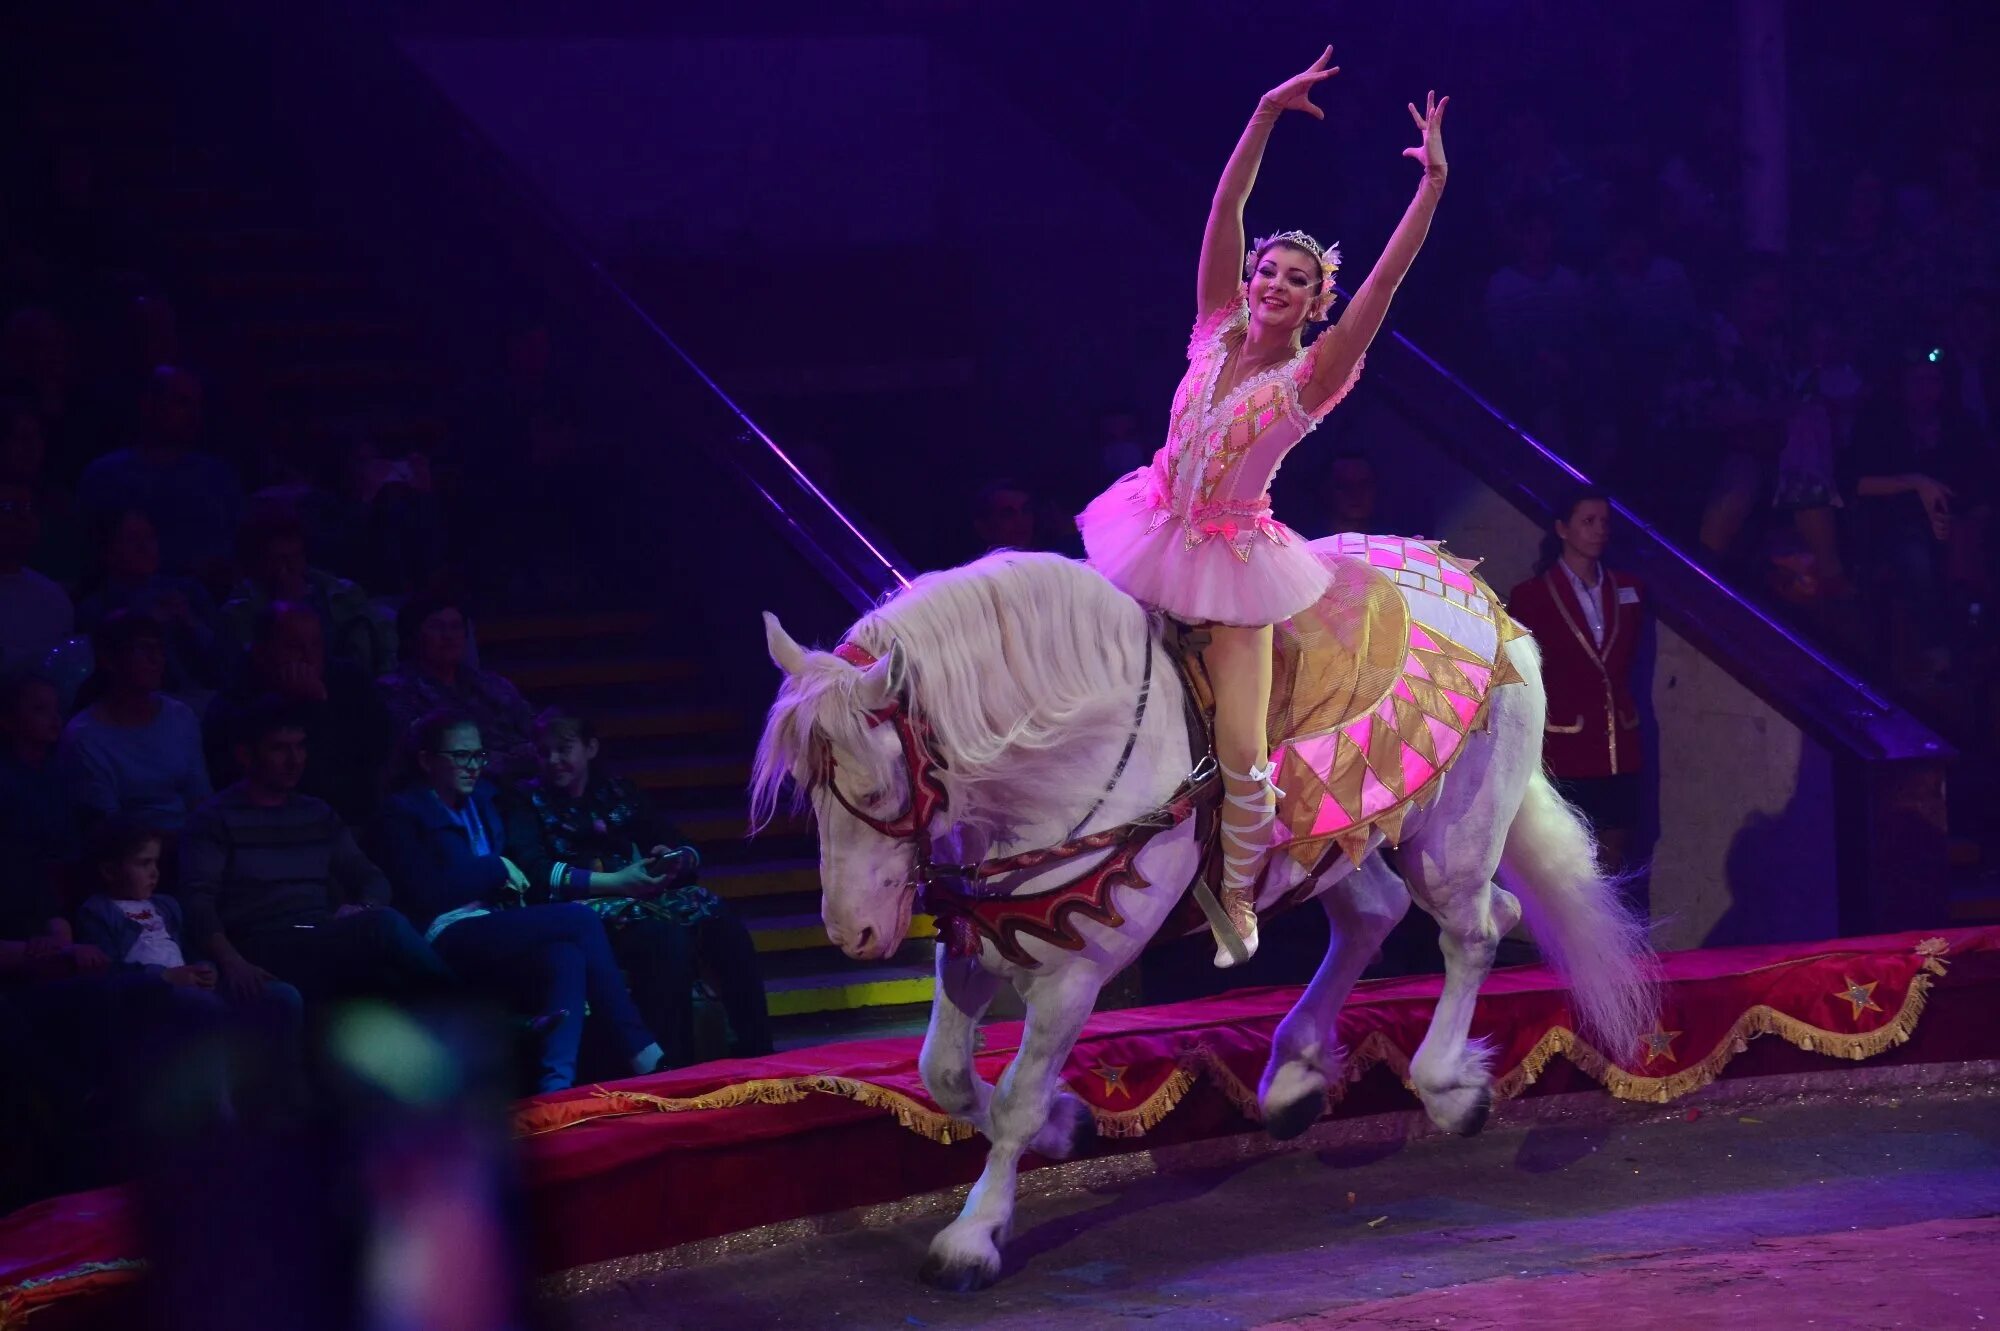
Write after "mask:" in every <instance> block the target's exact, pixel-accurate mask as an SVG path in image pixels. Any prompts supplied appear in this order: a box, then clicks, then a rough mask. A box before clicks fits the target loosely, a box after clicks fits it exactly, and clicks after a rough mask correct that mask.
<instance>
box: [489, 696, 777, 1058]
mask: <svg viewBox="0 0 2000 1331" xmlns="http://www.w3.org/2000/svg"><path fill="white" fill-rule="evenodd" d="M533 734H534V740H535V755H536V757H537V759H538V760H539V762H540V765H541V775H540V776H539V777H537V778H536V779H535V780H533V781H530V782H528V783H526V784H525V785H524V786H523V787H522V788H521V790H520V792H519V793H518V795H516V796H515V802H516V806H517V808H518V810H519V812H520V814H522V815H523V816H524V817H525V818H526V819H527V820H528V824H529V826H530V828H531V829H532V832H531V833H524V837H526V836H530V835H531V836H532V838H533V840H534V842H535V844H534V845H533V846H523V847H522V848H521V854H522V856H523V858H524V859H532V860H533V861H534V864H533V868H532V871H531V872H530V874H529V877H530V878H531V879H532V881H533V885H534V890H535V891H536V892H537V893H538V894H539V893H544V892H545V893H546V894H547V897H548V899H550V900H556V901H581V902H583V903H585V904H586V905H588V906H589V907H590V908H591V909H592V910H594V911H596V912H597V913H598V914H599V915H600V916H602V917H603V919H604V927H605V929H606V930H607V931H608V932H609V933H610V935H611V950H612V952H613V953H614V954H615V955H616V956H617V958H618V960H619V963H620V964H621V965H623V966H624V968H625V973H626V975H627V977H628V978H629V979H630V980H631V983H632V993H633V997H634V998H636V999H637V1000H638V1003H639V1010H640V1011H641V1012H643V1013H645V1015H646V1020H647V1021H648V1022H649V1023H650V1024H651V1026H652V1028H653V1030H654V1031H656V1032H657V1033H658V1034H659V1036H660V1039H661V1042H662V1043H663V1044H664V1045H665V1046H666V1050H667V1062H668V1065H669V1066H681V1065H683V1064H686V1063H690V1062H693V1061H694V1058H695V1052H696V1051H695V1034H694V988H695V985H696V984H697V983H699V982H701V981H702V980H703V979H704V978H706V979H707V980H708V982H710V983H712V984H713V985H714V988H715V993H716V996H717V997H718V999H719V1000H720V1001H721V1003H722V1009H723V1012H724V1014H725V1015H726V1016H727V1017H728V1020H729V1053H730V1056H731V1057H733V1058H752V1057H756V1056H758V1055H761V1054H768V1053H770V1052H771V1020H770V1017H769V1015H768V1013H767V1011H766V1009H765V1000H764V980H763V974H762V968H761V967H760V966H759V965H758V961H757V947H756V944H755V943H754V942H753V941H752V940H751V937H750V931H749V929H747V928H745V927H744V924H743V921H742V920H741V919H739V918H738V917H737V916H736V914H735V913H734V912H733V911H731V910H730V909H729V907H728V905H727V904H726V903H725V902H724V901H723V900H722V898H720V897H718V896H716V895H715V893H713V892H711V891H709V890H708V889H707V888H705V887H702V886H701V885H700V884H699V883H698V882H697V881H696V875H697V874H698V873H699V871H700V869H701V856H700V854H699V853H698V852H697V851H696V850H695V848H694V847H693V846H691V845H688V844H687V839H686V838H685V837H683V836H682V835H681V831H680V829H679V828H678V827H676V826H674V824H673V821H672V820H671V819H669V818H668V817H667V816H666V814H665V813H663V812H662V811H661V810H660V808H659V807H658V806H657V805H655V804H654V803H653V802H652V800H650V799H648V798H647V797H646V793H645V792H644V791H642V790H640V789H639V787H638V786H636V785H634V784H633V783H632V782H631V781H629V780H627V779H626V778H624V777H621V776H618V775H616V774H614V773H611V772H608V771H605V770H604V767H603V765H602V764H601V763H599V761H598V757H599V753H600V746H599V743H598V738H597V732H596V730H595V729H594V728H593V727H592V726H591V724H590V722H589V721H588V720H587V719H585V718H584V717H581V716H578V715H577V714H575V713H573V712H568V711H565V710H563V709H561V708H557V707H551V708H549V709H547V710H546V711H544V712H542V713H541V714H540V715H539V716H537V717H536V718H535V724H534V731H533Z"/></svg>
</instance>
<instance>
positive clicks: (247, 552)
mask: <svg viewBox="0 0 2000 1331" xmlns="http://www.w3.org/2000/svg"><path fill="white" fill-rule="evenodd" d="M237 546H238V551H239V554H240V557H241V559H242V563H243V571H244V575H245V576H244V579H243V581H242V582H241V583H239V584H238V585H237V587H236V590H235V592H234V593H233V594H232V595H231V597H230V599H229V600H228V601H227V602H226V603H225V604H224V605H223V607H222V626H223V635H224V638H225V640H226V641H227V642H228V643H229V644H230V645H231V646H232V647H233V648H235V649H236V650H238V651H241V650H242V649H244V648H246V647H247V646H248V645H249V643H250V639H251V636H252V633H253V626H254V623H255V620H256V617H257V615H258V614H259V612H261V611H263V610H265V609H266V608H268V607H269V606H270V605H271V603H272V602H274V601H294V602H301V603H303V604H306V605H309V606H311V607H312V608H313V609H314V610H316V611H317V612H318V613H319V617H320V621H321V623H322V624H324V625H325V627H326V639H327V649H328V651H329V652H330V653H331V654H332V655H333V656H334V657H336V658H340V659H344V660H349V661H352V662H354V663H355V664H356V665H358V666H360V667H361V668H362V669H364V670H366V671H368V673H369V674H370V675H371V676H372V675H378V674H381V673H383V672H385V671H387V670H389V669H390V668H391V667H392V666H393V665H394V663H395V660H396V644H395V632H394V629H393V628H392V627H391V625H390V623H389V621H388V619H387V617H386V616H384V615H383V614H382V613H380V612H379V611H377V610H376V608H375V607H374V605H373V604H371V603H370V602H369V600H368V593H366V592H364V591H363V590H362V589H361V588H360V587H358V586H356V585H355V584H354V583H352V582H349V581H348V580H347V579H345V578H338V577H335V576H334V575H333V574H331V573H328V572H326V571H325V570H324V569H318V568H313V567H312V566H311V565H309V564H308V563H307V562H306V531H305V527H304V525H303V524H302V523H300V522H299V520H298V519H297V518H296V517H294V516H292V515H291V514H289V513H285V512H282V511H273V510H268V509H267V510H265V511H264V512H261V513H256V514H253V515H252V516H251V518H250V520H249V521H247V522H245V523H244V524H243V531H242V534H241V537H240V539H239V541H238V543H237Z"/></svg>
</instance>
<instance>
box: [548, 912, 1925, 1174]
mask: <svg viewBox="0 0 2000 1331" xmlns="http://www.w3.org/2000/svg"><path fill="white" fill-rule="evenodd" d="M1915 950H1916V953H1917V955H1919V956H1921V957H1922V958H1923V959H1924V960H1923V965H1922V967H1921V968H1920V969H1919V970H1917V971H1916V973H1914V974H1913V975H1911V977H1910V984H1909V991H1908V992H1907V993H1906V994H1905V995H1904V997H1903V1002H1902V1006H1901V1007H1900V1008H1899V1009H1898V1010H1897V1012H1896V1015H1895V1016H1894V1017H1893V1018H1891V1019H1890V1020H1889V1021H1887V1022H1885V1023H1884V1024H1882V1025H1881V1026H1878V1027H1876V1028H1875V1029H1874V1030H1870V1031H1859V1032H1854V1031H1829V1030H1825V1029H1823V1028H1821V1027H1818V1026H1814V1025H1812V1024H1810V1023H1808V1022H1805V1021H1801V1020H1800V1019H1799V1018H1797V1017H1793V1016H1790V1015H1788V1014H1786V1013H1783V1012H1780V1011H1778V1010H1777V1009H1776V1008H1773V1007H1770V1006H1767V1005H1765V1004H1762V1003H1759V1004H1757V1005H1755V1006H1753V1007H1751V1008H1748V1009H1746V1010H1745V1011H1744V1012H1743V1014H1742V1015H1741V1016H1739V1017H1738V1018H1737V1019H1736V1021H1735V1022H1734V1023H1733V1024H1731V1026H1730V1028H1729V1031H1728V1033H1727V1034H1725V1035H1724V1036H1723V1037H1722V1039H1721V1040H1720V1041H1718V1042H1717V1044H1716V1045H1715V1047H1714V1048H1713V1049H1711V1050H1710V1051H1709V1052H1708V1054H1707V1055H1706V1056H1705V1057H1704V1058H1702V1059H1701V1060H1700V1061H1699V1062H1696V1063H1692V1064H1689V1065H1688V1066H1686V1067H1683V1068H1680V1069H1679V1070H1677V1071H1675V1072H1673V1073H1670V1074H1668V1075H1667V1076H1663V1077H1648V1076H1644V1075H1642V1074H1639V1073H1634V1072H1627V1071H1626V1070H1625V1069H1624V1068H1622V1067H1619V1066H1618V1065H1617V1064H1616V1063H1614V1062H1613V1061H1612V1060H1611V1059H1609V1058H1607V1057H1605V1055H1604V1054H1603V1053H1602V1052H1601V1051H1600V1050H1598V1049H1596V1048H1595V1047H1593V1046H1592V1045H1590V1044H1589V1043H1587V1042H1586V1041H1584V1040H1583V1038H1582V1037H1580V1036H1579V1035H1577V1033H1576V1032H1575V1031H1573V1030H1571V1029H1569V1028H1568V1027H1566V1026H1555V1027H1551V1028H1550V1029H1549V1030H1547V1031H1545V1032H1544V1033H1543V1034H1542V1037H1541V1038H1540V1039H1539V1040H1537V1041H1536V1042H1535V1044H1534V1047H1533V1048H1531V1049H1529V1050H1528V1052H1527V1054H1526V1055H1524V1056H1523V1057H1522V1059H1521V1061H1520V1062H1519V1063H1517V1064H1516V1065H1514V1067H1512V1068H1510V1069H1509V1070H1508V1071H1507V1072H1505V1073H1504V1074H1502V1075H1501V1076H1500V1077H1499V1078H1498V1079H1496V1080H1495V1082H1494V1084H1493V1095H1494V1098H1495V1099H1500V1100H1508V1099H1513V1098H1514V1097H1516V1096H1518V1095H1520V1094H1521V1093H1522V1092H1524V1091H1525V1090H1526V1089H1527V1088H1528V1087H1529V1086H1532V1085H1533V1084H1534V1083H1535V1081H1536V1080H1537V1079H1539V1078H1540V1077H1541V1075H1542V1073H1543V1072H1544V1071H1545V1070H1546V1069H1547V1068H1548V1066H1549V1064H1550V1062H1551V1061H1553V1060H1554V1059H1555V1058H1556V1057H1557V1056H1558V1055H1560V1056H1562V1057H1564V1058H1567V1059H1568V1060H1569V1061H1570V1062H1571V1063H1572V1064H1574V1065H1575V1066H1576V1067H1577V1068H1578V1069H1580V1070H1581V1071H1582V1072H1583V1073H1584V1074H1585V1075H1587V1076H1589V1077H1591V1078H1592V1079H1594V1080H1596V1081H1597V1082H1599V1083H1600V1084H1602V1085H1603V1086H1604V1088H1605V1089H1606V1090H1608V1091H1609V1092H1610V1093H1611V1094H1612V1095H1614V1096H1616V1097H1617V1098H1618V1099H1620V1100H1642V1101H1650V1102H1652V1103H1655V1104H1664V1103H1666V1102H1667V1101H1669V1100H1674V1099H1678V1098H1679V1097H1681V1096H1683V1095H1687V1094H1689V1093H1691V1092H1694V1091H1698V1090H1700V1089H1701V1088H1702V1087H1704V1086H1707V1085H1709V1084H1711V1083H1712V1082H1714V1081H1715V1080H1716V1079H1717V1078H1718V1077H1720V1076H1721V1075H1722V1070H1723V1069H1724V1068H1725V1067H1727V1066H1728V1065H1729V1063H1730V1062H1731V1061H1732V1060H1733V1059H1734V1058H1735V1057H1736V1056H1737V1055H1738V1054H1740V1053H1742V1052H1744V1050H1746V1049H1747V1048H1749V1043H1750V1041H1752V1040H1754V1039H1756V1038H1758V1037H1759V1036H1763V1035H1776V1036H1780V1037H1782V1038H1783V1039H1785V1040H1786V1041H1788V1042H1790V1043H1791V1044H1792V1045H1793V1046H1795V1047H1797V1048H1799V1049H1802V1050H1804V1051H1806V1052H1807V1053H1818V1054H1826V1055H1828V1056H1829V1057H1833V1058H1847V1059H1853V1060H1855V1061H1860V1060H1862V1059H1867V1058H1873V1057H1875V1056H1876V1055H1877V1054H1880V1053H1882V1052H1884V1051H1885V1050H1888V1049H1892V1048H1894V1047H1895V1046H1897V1045H1900V1044H1903V1043H1905V1042H1907V1041H1908V1040H1909V1038H1910V1036H1911V1034H1912V1033H1913V1032H1914V1031H1915V1030H1916V1027H1917V1021H1918V1019H1919V1018H1921V1017H1922V1016H1923V1013H1924V1007H1925V1005H1926V1003H1927V1002H1928V1001H1929V994H1930V984H1931V977H1932V976H1936V975H1943V974H1944V973H1945V961H1944V957H1945V953H1946V951H1947V944H1946V942H1945V940H1944V939H1942V938H1927V939H1924V940H1922V941H1921V942H1919V943H1918V944H1917V946H1916V949H1915ZM1829 955H1831V954H1829ZM1811 959H1812V958H1808V960H1811ZM1410 1057H1411V1056H1410V1055H1409V1054H1406V1053H1404V1052H1403V1051H1402V1050H1401V1049H1400V1048H1398V1047H1397V1046H1396V1045H1395V1044H1394V1043H1393V1042H1392V1041H1391V1040H1390V1039H1389V1037H1388V1035H1387V1033H1386V1032H1383V1031H1379V1030H1378V1031H1371V1032H1369V1034H1368V1035H1367V1036H1366V1037H1365V1038H1364V1039H1363V1040H1362V1041H1361V1043H1360V1044H1359V1045H1357V1046H1356V1047H1355V1048H1354V1049H1353V1051H1352V1052H1351V1053H1349V1054H1348V1055H1347V1058H1346V1060H1345V1066H1344V1074H1343V1075H1344V1080H1339V1081H1336V1082H1334V1083H1333V1084H1332V1085H1331V1086H1329V1087H1328V1093H1327V1103H1328V1106H1329V1107H1331V1106H1332V1105H1335V1104H1338V1103H1339V1102H1340V1101H1341V1100H1342V1099H1343V1098H1344V1097H1345V1096H1346V1093H1347V1086H1348V1084H1350V1083H1353V1082H1357V1081H1359V1080H1361V1078H1362V1077H1363V1076H1364V1075H1366V1074H1367V1072H1368V1071H1369V1070H1370V1069H1371V1068H1373V1067H1375V1066H1376V1065H1377V1064H1381V1065H1384V1066H1386V1067H1387V1068H1388V1069H1389V1071H1390V1072H1391V1073H1393V1074H1394V1075H1395V1077H1396V1079H1397V1080H1398V1081H1400V1082H1402V1083H1403V1085H1404V1087H1405V1088H1407V1089H1410V1090H1412V1091H1414V1090H1415V1087H1414V1086H1413V1085H1412V1083H1411V1081H1410ZM1203 1076H1206V1077H1207V1078H1208V1079H1209V1080H1210V1081H1211V1082H1213V1083H1214V1084H1215V1087H1216V1089H1217V1090H1218V1091H1220V1092H1221V1093H1222V1095H1223V1096H1224V1097H1225V1098H1226V1099H1228V1101H1229V1102H1230V1103H1231V1104H1232V1105H1234V1106H1235V1107H1236V1109H1237V1111H1238V1112H1239V1113H1241V1114H1242V1115H1243V1116H1244V1117H1245V1118H1247V1119H1249V1120H1251V1121H1252V1122H1261V1121H1262V1120H1263V1111H1262V1109H1261V1108H1260V1107H1259V1105H1258V1103H1257V1090H1256V1088H1255V1087H1254V1086H1251V1085H1250V1084H1249V1083H1248V1082H1245V1081H1244V1080H1243V1079H1242V1078H1241V1077H1238V1076H1237V1075H1236V1073H1235V1071H1234V1070H1233V1069H1231V1068H1230V1066H1229V1064H1228V1063H1227V1062H1225V1061H1224V1059H1223V1057H1222V1056H1221V1055H1220V1054H1219V1053H1217V1052H1216V1051H1215V1050H1214V1049H1212V1048H1210V1047H1209V1046H1207V1045H1205V1044H1200V1043H1193V1044H1190V1045H1189V1046H1188V1047H1186V1048H1185V1049H1183V1051H1182V1052H1181V1054H1180V1055H1179V1057H1178V1058H1177V1059H1176V1060H1175V1066H1174V1070H1173V1071H1172V1072H1171V1073H1169V1074H1168V1076H1167V1079H1166V1080H1165V1081H1164V1082H1162V1083H1161V1084H1160V1086H1159V1087H1158V1088H1157V1089H1155V1090H1154V1091H1153V1092H1152V1093H1151V1094H1150V1095H1148V1096H1147V1097H1146V1098H1145V1099H1144V1100H1142V1101H1140V1102H1139V1103H1138V1104H1136V1105H1133V1106H1131V1107H1130V1108H1126V1109H1105V1108H1100V1107H1099V1106H1096V1105H1091V1104H1090V1102H1089V1101H1088V1100H1085V1104H1086V1105H1089V1108H1090V1111H1091V1116H1092V1117H1093V1118H1095V1119H1096V1120H1097V1130H1098V1132H1100V1133H1101V1134H1102V1135H1104V1136H1106V1137H1123V1138H1131V1137H1143V1136H1144V1135H1146V1133H1148V1132H1150V1131H1152V1130H1153V1129H1154V1128H1156V1127H1158V1126H1159V1125H1160V1123H1161V1122H1162V1121H1164V1120H1165V1119H1166V1117H1167V1115H1169V1114H1171V1113H1172V1112H1173V1111H1174V1110H1175V1109H1177V1108H1179V1107H1180V1103H1181V1101H1183V1100H1184V1099H1186V1098H1187V1095H1188V1092H1189V1091H1191V1090H1193V1089H1194V1087H1195V1085H1196V1083H1197V1082H1199V1081H1200V1080H1201V1078H1202V1077H1203ZM1072 1093H1073V1094H1074V1092H1072ZM813 1094H822V1095H838V1096H842V1097H844V1098H846V1099H849V1100H853V1101H855V1102H856V1103H857V1104H862V1105H866V1106H868V1107H869V1108H871V1109H881V1110H884V1111H886V1112H888V1113H890V1114H893V1115H894V1116H895V1118H896V1122H897V1123H899V1124H900V1125H902V1126H903V1127H905V1128H907V1129H909V1130H910V1131H912V1132H914V1133H916V1134H918V1135H919V1136H922V1137H927V1138H929V1139H930V1140H932V1141H935V1142H939V1143H942V1144H944V1145H951V1144H952V1143H955V1142H963V1141H970V1140H971V1139H972V1138H973V1137H975V1136H977V1135H978V1131H977V1130H976V1129H975V1128H974V1127H973V1126H972V1124H970V1123H968V1122H966V1121H965V1120H964V1119H961V1118H954V1117H952V1116H951V1115H949V1114H947V1113H945V1112H943V1111H942V1110H938V1109H932V1108H931V1107H929V1106H928V1105H924V1104H921V1103H919V1102H918V1101H916V1100H914V1099H912V1098H911V1097H909V1096H907V1095H904V1094H902V1093H901V1092H900V1091H892V1090H889V1089H888V1088H886V1087H882V1086H877V1085H875V1084H873V1083H871V1082H865V1081H858V1080H856V1079H854V1078H852V1077H837V1076H832V1075H827V1074H819V1075H815V1076H810V1077H776V1078H765V1079H761V1080H757V1081H746V1082H739V1083H737V1084H736V1085H733V1086H725V1087H722V1088H721V1089H720V1090H715V1091H710V1092H708V1093H706V1094H703V1095H695V1096H687V1097H684V1098H680V1099H670V1098H668V1097H665V1096H658V1095H650V1094H648V1093H646V1092H644V1091H625V1090H611V1089H608V1088H606V1087H602V1086H600V1087H598V1088H597V1099H598V1101H600V1102H603V1103H604V1104H605V1105H606V1108H604V1109H602V1110H598V1111H596V1112H585V1113H582V1114H579V1115H578V1116H577V1117H576V1118H574V1119H571V1120H570V1121H568V1122H565V1123H558V1124H556V1125H554V1126H552V1127H547V1128H540V1129H525V1130H523V1131H522V1132H521V1135H522V1136H541V1135H545V1134H547V1133H550V1132H560V1131H562V1130H563V1129H564V1128H568V1127H574V1126H576V1125H577V1124H579V1123H587V1122H590V1121H591V1120H593V1119H597V1118H607V1117H615V1116H621V1115H626V1114H643V1113H666V1114H678V1113H687V1112H690V1111H694V1110H701V1109H729V1108H734V1107H736V1106H738V1105H746V1104H767V1105H779V1104H796V1103H797V1102H799V1101H801V1100H803V1099H805V1098H806V1097H807V1096H808V1095H813ZM610 1106H623V1107H622V1108H613V1107H610ZM524 1118H525V1116H524Z"/></svg>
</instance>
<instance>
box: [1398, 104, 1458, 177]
mask: <svg viewBox="0 0 2000 1331" xmlns="http://www.w3.org/2000/svg"><path fill="white" fill-rule="evenodd" d="M1450 105H1451V98H1449V97H1446V98H1443V99H1440V98H1439V97H1438V95H1437V94H1436V93H1435V92H1427V93H1425V94H1424V109H1423V111H1422V112H1421V113H1419V112H1418V110H1417V104H1416V103H1415V102H1411V103H1409V108H1410V119H1412V120H1414V121H1416V122H1417V132H1418V133H1419V134H1421V135H1422V136H1423V142H1422V143H1420V144H1418V145H1417V146H1416V147H1414V148H1405V149H1403V156H1405V157H1411V158H1415V159H1416V163H1417V165H1418V166H1421V167H1422V168H1423V169H1424V174H1425V175H1427V176H1429V177H1430V178H1431V180H1432V181H1433V182H1434V183H1436V184H1439V185H1442V184H1444V178H1445V173H1446V170H1447V168H1446V166H1445V160H1444V109H1445V108H1446V107H1447V106H1450Z"/></svg>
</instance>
